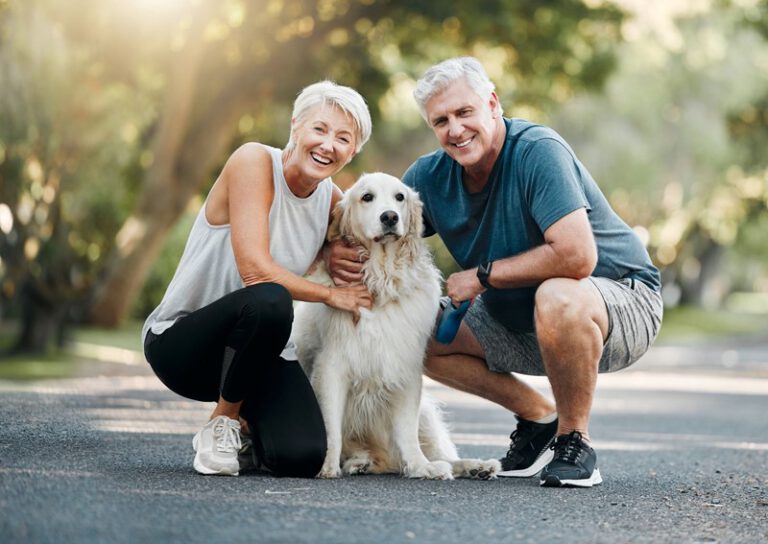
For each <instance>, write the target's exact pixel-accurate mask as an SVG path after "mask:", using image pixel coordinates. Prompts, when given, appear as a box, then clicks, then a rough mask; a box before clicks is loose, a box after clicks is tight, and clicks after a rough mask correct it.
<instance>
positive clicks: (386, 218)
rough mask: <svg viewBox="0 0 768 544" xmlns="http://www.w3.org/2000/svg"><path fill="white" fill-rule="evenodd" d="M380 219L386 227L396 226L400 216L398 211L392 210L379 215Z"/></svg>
mask: <svg viewBox="0 0 768 544" xmlns="http://www.w3.org/2000/svg"><path fill="white" fill-rule="evenodd" d="M379 220H380V221H381V222H382V224H383V225H384V226H386V227H394V226H395V225H397V222H398V221H399V220H400V218H399V217H398V215H397V213H396V212H393V211H391V210H390V211H387V212H384V213H383V214H381V216H379Z"/></svg>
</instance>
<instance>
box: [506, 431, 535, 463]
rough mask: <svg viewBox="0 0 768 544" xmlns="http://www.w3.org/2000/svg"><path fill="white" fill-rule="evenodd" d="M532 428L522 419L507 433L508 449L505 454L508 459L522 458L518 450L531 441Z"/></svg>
mask: <svg viewBox="0 0 768 544" xmlns="http://www.w3.org/2000/svg"><path fill="white" fill-rule="evenodd" d="M533 430H534V429H533V427H532V426H531V425H526V423H525V422H524V421H520V422H518V424H517V428H516V429H515V430H514V431H512V434H510V435H509V440H510V442H509V450H508V451H507V455H506V457H507V458H508V459H512V460H518V461H520V460H522V455H520V451H521V450H522V449H523V448H524V447H525V446H526V445H528V442H530V441H531V436H532V435H533Z"/></svg>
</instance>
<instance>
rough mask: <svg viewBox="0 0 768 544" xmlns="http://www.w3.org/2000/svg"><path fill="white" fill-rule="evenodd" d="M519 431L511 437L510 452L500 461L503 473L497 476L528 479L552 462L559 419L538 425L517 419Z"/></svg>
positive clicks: (513, 432) (516, 430)
mask: <svg viewBox="0 0 768 544" xmlns="http://www.w3.org/2000/svg"><path fill="white" fill-rule="evenodd" d="M515 418H517V429H515V430H514V431H512V434H511V435H509V439H510V443H509V451H508V452H507V455H505V456H504V457H503V458H501V459H499V461H500V462H501V472H499V473H498V474H497V476H506V477H508V478H528V477H529V476H533V475H535V474H536V473H537V472H539V471H540V470H541V469H542V468H544V465H546V464H547V463H549V462H550V461H551V460H552V457H553V455H554V452H553V451H552V449H551V447H550V446H551V445H552V442H553V441H554V440H555V435H556V434H557V419H555V420H554V421H553V422H552V423H536V422H535V421H528V420H527V419H523V418H521V417H517V416H515Z"/></svg>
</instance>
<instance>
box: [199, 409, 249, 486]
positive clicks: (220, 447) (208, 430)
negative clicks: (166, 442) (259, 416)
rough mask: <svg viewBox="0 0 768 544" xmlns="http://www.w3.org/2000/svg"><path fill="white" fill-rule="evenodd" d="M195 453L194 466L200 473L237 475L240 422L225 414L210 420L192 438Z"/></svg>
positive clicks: (238, 467)
mask: <svg viewBox="0 0 768 544" xmlns="http://www.w3.org/2000/svg"><path fill="white" fill-rule="evenodd" d="M192 447H193V448H195V451H196V452H197V453H196V454H195V462H194V467H195V470H196V471H197V472H199V473H200V474H227V475H230V476H237V473H238V471H239V470H240V464H239V463H238V461H237V452H238V451H239V450H240V447H241V444H240V422H239V421H237V420H234V419H230V418H228V417H227V416H218V417H215V418H213V419H212V420H210V421H209V422H208V423H206V424H205V426H204V427H203V428H202V429H200V430H199V431H198V432H197V434H196V435H195V437H194V438H193V439H192Z"/></svg>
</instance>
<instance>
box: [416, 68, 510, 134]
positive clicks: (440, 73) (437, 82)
mask: <svg viewBox="0 0 768 544" xmlns="http://www.w3.org/2000/svg"><path fill="white" fill-rule="evenodd" d="M461 78H464V79H465V80H466V82H467V83H468V84H469V86H470V87H471V88H472V90H473V91H475V93H476V94H477V96H479V97H480V98H482V99H483V100H485V99H486V98H488V97H489V96H490V94H491V93H492V92H493V91H494V89H496V85H494V84H493V82H492V81H491V79H490V78H489V77H488V74H487V73H486V72H485V68H483V65H482V64H480V61H479V60H477V59H476V58H475V57H455V58H452V59H448V60H444V61H443V62H440V63H438V64H435V65H434V66H432V67H431V68H429V69H428V70H427V71H426V72H424V75H423V76H421V78H420V79H419V80H418V81H417V82H416V88H415V89H414V90H413V97H414V98H415V99H416V104H417V105H418V106H419V112H421V116H422V117H423V118H424V120H425V121H427V122H429V119H427V102H429V101H430V99H431V98H432V97H433V96H435V95H436V94H439V93H441V92H442V91H443V90H445V88H446V87H447V86H448V85H450V84H451V83H453V82H454V81H456V80H458V79H461ZM498 113H499V114H501V113H503V110H502V108H501V104H499V112H498Z"/></svg>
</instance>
